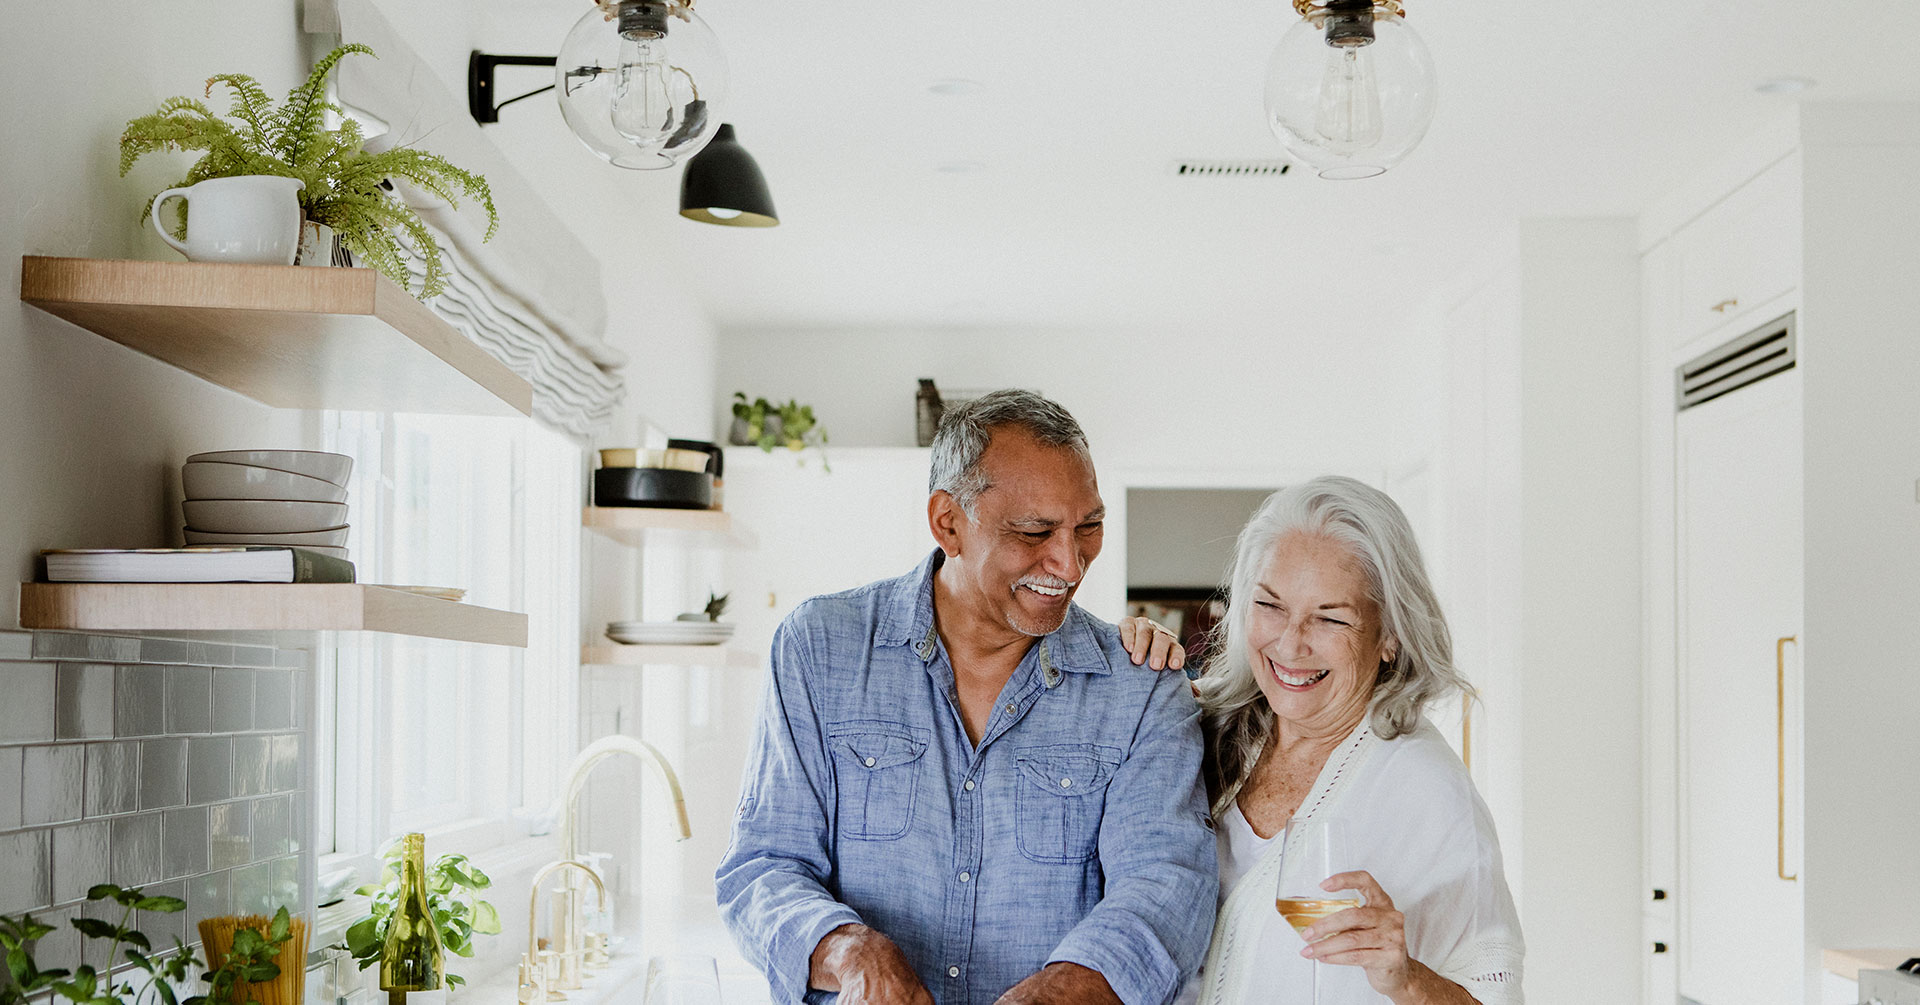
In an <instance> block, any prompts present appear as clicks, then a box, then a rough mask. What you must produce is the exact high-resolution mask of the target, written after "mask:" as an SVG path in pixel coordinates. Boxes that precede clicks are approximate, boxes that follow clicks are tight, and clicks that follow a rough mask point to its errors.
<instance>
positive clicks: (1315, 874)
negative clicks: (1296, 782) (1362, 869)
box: [1273, 817, 1360, 1005]
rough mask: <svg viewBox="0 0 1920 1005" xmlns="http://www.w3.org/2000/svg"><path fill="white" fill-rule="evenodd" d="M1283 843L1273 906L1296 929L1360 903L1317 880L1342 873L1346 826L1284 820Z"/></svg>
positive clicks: (1316, 994)
mask: <svg viewBox="0 0 1920 1005" xmlns="http://www.w3.org/2000/svg"><path fill="white" fill-rule="evenodd" d="M1281 840H1282V841H1284V842H1285V844H1283V845H1282V846H1281V849H1280V883H1279V885H1278V887H1277V888H1276V889H1275V890H1274V894H1273V906H1274V908H1275V909H1276V910H1278V911H1279V912H1280V916H1281V917H1283V918H1285V919H1287V924H1289V925H1292V926H1293V930H1294V931H1296V932H1304V931H1306V930H1307V927H1308V926H1310V925H1312V924H1313V923H1314V922H1316V921H1319V920H1320V919H1321V918H1325V917H1327V916H1329V915H1332V914H1337V913H1339V912H1341V911H1344V910H1346V909H1348V908H1350V907H1359V906H1360V897H1359V894H1357V893H1354V892H1353V891H1351V890H1341V891H1338V892H1335V893H1328V892H1327V891H1325V890H1323V889H1321V888H1320V883H1321V882H1322V881H1323V880H1325V879H1326V878H1327V877H1328V876H1332V875H1333V874H1335V873H1339V872H1346V871H1348V870H1347V866H1346V864H1345V861H1344V858H1343V852H1344V849H1345V848H1346V847H1347V842H1346V829H1345V827H1344V826H1343V825H1342V823H1341V821H1340V820H1339V819H1337V818H1331V817H1307V818H1301V817H1294V818H1292V819H1290V820H1288V821H1287V830H1286V834H1285V836H1284V837H1282V838H1281ZM1313 1002H1314V1005H1319V1002H1320V961H1319V960H1314V961H1313Z"/></svg>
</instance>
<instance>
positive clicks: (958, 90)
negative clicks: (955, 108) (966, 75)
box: [927, 77, 987, 98]
mask: <svg viewBox="0 0 1920 1005" xmlns="http://www.w3.org/2000/svg"><path fill="white" fill-rule="evenodd" d="M986 86H987V85H985V84H982V83H981V82H979V81H977V80H966V79H963V78H961V77H948V78H946V79H944V80H936V81H934V82H933V83H931V84H928V85H927V92H928V93H930V94H939V95H943V96H945V97H949V98H956V97H960V96H962V95H967V94H978V93H980V92H981V91H982V90H984V89H985V88H986Z"/></svg>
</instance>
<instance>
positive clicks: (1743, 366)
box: [1674, 314, 1799, 412]
mask: <svg viewBox="0 0 1920 1005" xmlns="http://www.w3.org/2000/svg"><path fill="white" fill-rule="evenodd" d="M1798 348H1799V347H1798V344H1797V340H1796V339H1795V337H1794V325H1793V315H1792V314H1788V315H1786V316H1785V317H1779V318H1775V319H1773V320H1772V321H1769V322H1767V323H1766V324H1764V325H1761V326H1760V327H1758V328H1755V329H1754V330H1752V331H1750V332H1748V333H1746V334H1745V335H1742V336H1740V337H1739V338H1736V339H1734V340H1733V341H1731V342H1728V343H1727V344H1725V345H1723V346H1720V347H1719V348H1717V349H1714V350H1712V351H1711V352H1707V353H1704V354H1702V355H1700V356H1696V357H1694V358H1693V359H1691V360H1688V361H1687V362H1686V363H1685V364H1683V365H1682V366H1680V368H1679V369H1677V370H1675V371H1674V384H1675V388H1676V393H1677V395H1678V409H1677V410H1678V411H1682V412H1684V411H1686V410H1687V409H1689V408H1692V407H1693V406H1695V405H1699V404H1703V403H1705V402H1709V401H1712V400H1713V399H1715V398H1718V397H1720V396H1721V395H1723V394H1727V393H1729V392H1732V391H1738V390H1739V389H1741V388H1743V387H1746V386H1747V385H1748V384H1752V383H1756V382H1758V381H1761V380H1765V379H1766V378H1768V377H1771V376H1773V375H1774V374H1776V373H1781V372H1783V371H1786V370H1791V369H1793V364H1794V361H1795V360H1796V359H1797V358H1798V357H1799V352H1798Z"/></svg>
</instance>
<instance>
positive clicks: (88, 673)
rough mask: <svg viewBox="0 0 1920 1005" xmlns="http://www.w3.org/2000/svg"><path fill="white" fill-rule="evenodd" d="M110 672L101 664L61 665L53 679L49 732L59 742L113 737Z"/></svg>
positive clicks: (111, 668) (111, 678)
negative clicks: (53, 692) (50, 728)
mask: <svg viewBox="0 0 1920 1005" xmlns="http://www.w3.org/2000/svg"><path fill="white" fill-rule="evenodd" d="M113 671H114V668H113V667H112V666H111V665H110V664H105V663H62V664H60V665H59V668H58V672H57V673H56V674H55V677H54V685H55V689H56V692H57V693H56V694H55V696H54V714H53V732H54V735H55V736H57V737H59V738H60V739H62V740H92V739H100V738H104V737H109V736H112V735H113Z"/></svg>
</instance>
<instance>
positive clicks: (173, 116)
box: [120, 44, 500, 298]
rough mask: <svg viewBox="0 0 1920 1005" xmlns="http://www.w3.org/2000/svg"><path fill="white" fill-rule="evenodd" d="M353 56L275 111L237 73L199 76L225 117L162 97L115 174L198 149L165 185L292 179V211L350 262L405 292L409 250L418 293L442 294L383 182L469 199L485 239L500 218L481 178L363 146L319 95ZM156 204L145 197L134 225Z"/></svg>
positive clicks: (341, 55)
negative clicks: (328, 232)
mask: <svg viewBox="0 0 1920 1005" xmlns="http://www.w3.org/2000/svg"><path fill="white" fill-rule="evenodd" d="M353 54H361V55H366V56H373V55H374V53H373V50H372V49H369V48H367V47H366V46H364V45H358V44H350V45H343V46H340V47H339V48H337V49H335V50H333V51H332V52H330V53H328V54H327V55H326V56H325V57H323V58H322V59H321V60H320V61H319V62H318V63H316V64H314V67H313V71H312V72H311V73H310V74H308V75H307V79H306V82H305V83H302V84H301V85H300V86H298V87H295V88H294V89H293V90H292V91H291V92H289V93H288V94H287V98H286V100H285V101H283V102H281V103H280V104H278V105H275V104H274V102H273V99H272V98H270V97H268V96H267V93H266V91H265V90H263V89H262V88H261V87H260V83H259V81H256V80H255V79H254V78H252V77H250V76H248V75H246V74H244V73H222V74H216V75H214V76H213V77H211V78H209V79H208V80H207V91H206V93H207V96H208V97H212V95H213V89H214V87H215V86H216V85H225V87H226V89H227V91H228V92H229V97H230V103H229V106H228V111H227V114H226V115H225V116H224V117H222V116H218V115H215V114H214V113H213V111H212V110H211V109H209V108H208V107H207V106H206V104H205V103H204V102H202V101H201V100H199V99H197V98H189V97H175V98H168V99H167V100H165V101H163V102H161V103H160V108H159V110H158V111H155V112H153V113H152V114H150V115H143V116H141V117H139V118H137V119H134V120H133V121H131V122H129V123H127V128H126V131H125V132H123V133H122V134H121V136H120V174H121V176H122V177H125V175H126V173H127V172H128V171H129V170H130V169H132V167H133V165H134V163H135V162H137V161H138V160H139V159H140V158H142V157H144V156H146V155H147V154H150V153H157V152H160V151H169V150H173V151H184V150H200V151H204V153H203V154H202V155H201V157H200V159H199V160H197V161H195V162H194V164H193V166H192V167H189V168H188V169H187V173H186V177H185V178H184V179H183V180H182V181H180V182H179V184H178V185H176V186H173V187H175V188H184V187H187V186H191V185H193V184H195V183H198V182H202V181H206V180H208V179H212V178H232V177H239V176H242V175H273V176H278V177H283V178H294V179H298V180H299V181H300V182H301V189H300V193H299V200H300V210H301V212H302V213H303V214H304V215H305V217H306V219H307V221H309V222H310V223H312V224H317V225H320V226H324V227H328V228H331V229H332V231H333V232H334V233H335V234H337V235H338V237H339V242H340V244H341V245H343V246H344V247H345V249H346V250H347V251H350V252H351V253H352V254H353V256H354V257H355V258H358V259H359V260H360V261H361V262H364V263H365V264H367V265H369V266H372V267H373V268H375V269H378V270H379V271H380V272H381V274H383V275H385V276H386V277H387V278H389V279H391V280H393V281H394V282H396V283H398V284H400V286H402V287H408V288H410V287H411V286H412V285H413V283H412V278H413V277H412V276H411V275H410V274H409V272H408V270H407V263H406V258H405V255H406V250H407V247H408V246H411V248H412V250H413V251H414V252H415V253H417V254H418V255H419V256H420V258H421V260H422V262H423V263H424V265H425V269H426V275H425V277H424V278H423V279H422V281H421V285H420V289H419V291H418V295H419V296H421V297H423V298H424V297H431V296H434V295H436V294H438V293H440V292H441V291H442V290H443V289H445V285H446V267H445V265H444V263H443V262H442V261H441V258H440V247H439V245H438V244H436V243H435V242H434V239H433V234H432V232H431V231H429V230H428V229H427V227H426V225H425V224H424V223H422V222H421V220H420V217H419V216H418V215H416V214H415V213H414V211H413V209H412V208H411V207H409V206H408V205H407V204H406V203H405V202H404V201H402V200H401V199H400V197H399V196H398V195H397V194H395V192H394V190H393V185H392V184H391V182H392V181H394V180H400V181H405V182H408V183H410V184H412V185H414V186H416V187H418V188H419V189H421V190H422V191H425V192H427V193H429V194H431V195H433V196H435V197H437V198H439V199H442V200H445V201H446V202H447V203H448V204H449V205H452V206H458V205H459V204H460V198H461V197H462V196H463V195H464V196H466V197H468V198H471V199H473V200H474V201H475V202H477V203H478V204H479V205H480V206H482V207H484V208H485V209H486V212H487V231H486V238H492V237H493V234H494V231H495V230H496V229H497V228H498V226H499V222H500V219H499V214H497V213H496V212H495V211H494V208H493V192H492V190H491V189H490V188H488V187H487V181H486V179H485V178H482V177H481V176H479V175H477V174H474V173H472V172H469V171H465V170H462V169H461V168H458V167H455V166H454V165H453V164H451V163H449V162H448V161H447V160H446V159H445V158H443V157H440V156H438V155H437V154H431V153H428V152H426V151H424V150H417V149H414V148H412V147H393V148H390V149H386V150H381V151H378V152H374V151H369V150H367V149H365V146H364V144H365V140H366V137H365V136H364V135H363V133H362V131H361V128H360V123H358V122H357V121H355V120H353V119H352V118H349V117H348V116H347V114H346V111H345V110H344V109H342V108H341V107H340V106H339V105H337V104H334V103H332V102H330V101H328V100H327V98H326V86H327V78H328V77H329V76H330V75H331V74H332V73H333V70H334V67H335V66H337V65H338V64H339V63H340V61H341V60H342V59H345V58H346V57H347V56H349V55H353ZM376 58H377V57H376ZM330 117H331V118H334V119H337V120H338V121H339V125H338V126H337V127H335V128H328V126H327V122H328V120H329V118H330ZM154 208H155V207H154V203H153V200H151V199H149V200H148V201H147V206H146V209H145V211H143V212H142V214H141V221H142V222H145V220H146V218H147V215H148V214H151V213H152V212H153V211H154ZM303 227H304V225H303ZM185 230H186V224H185V219H184V217H183V218H182V220H181V222H180V223H179V224H178V225H176V227H175V228H174V233H175V236H177V237H181V238H184V237H185V236H186V235H185ZM403 235H404V239H405V243H404V244H403V243H402V236H403Z"/></svg>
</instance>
